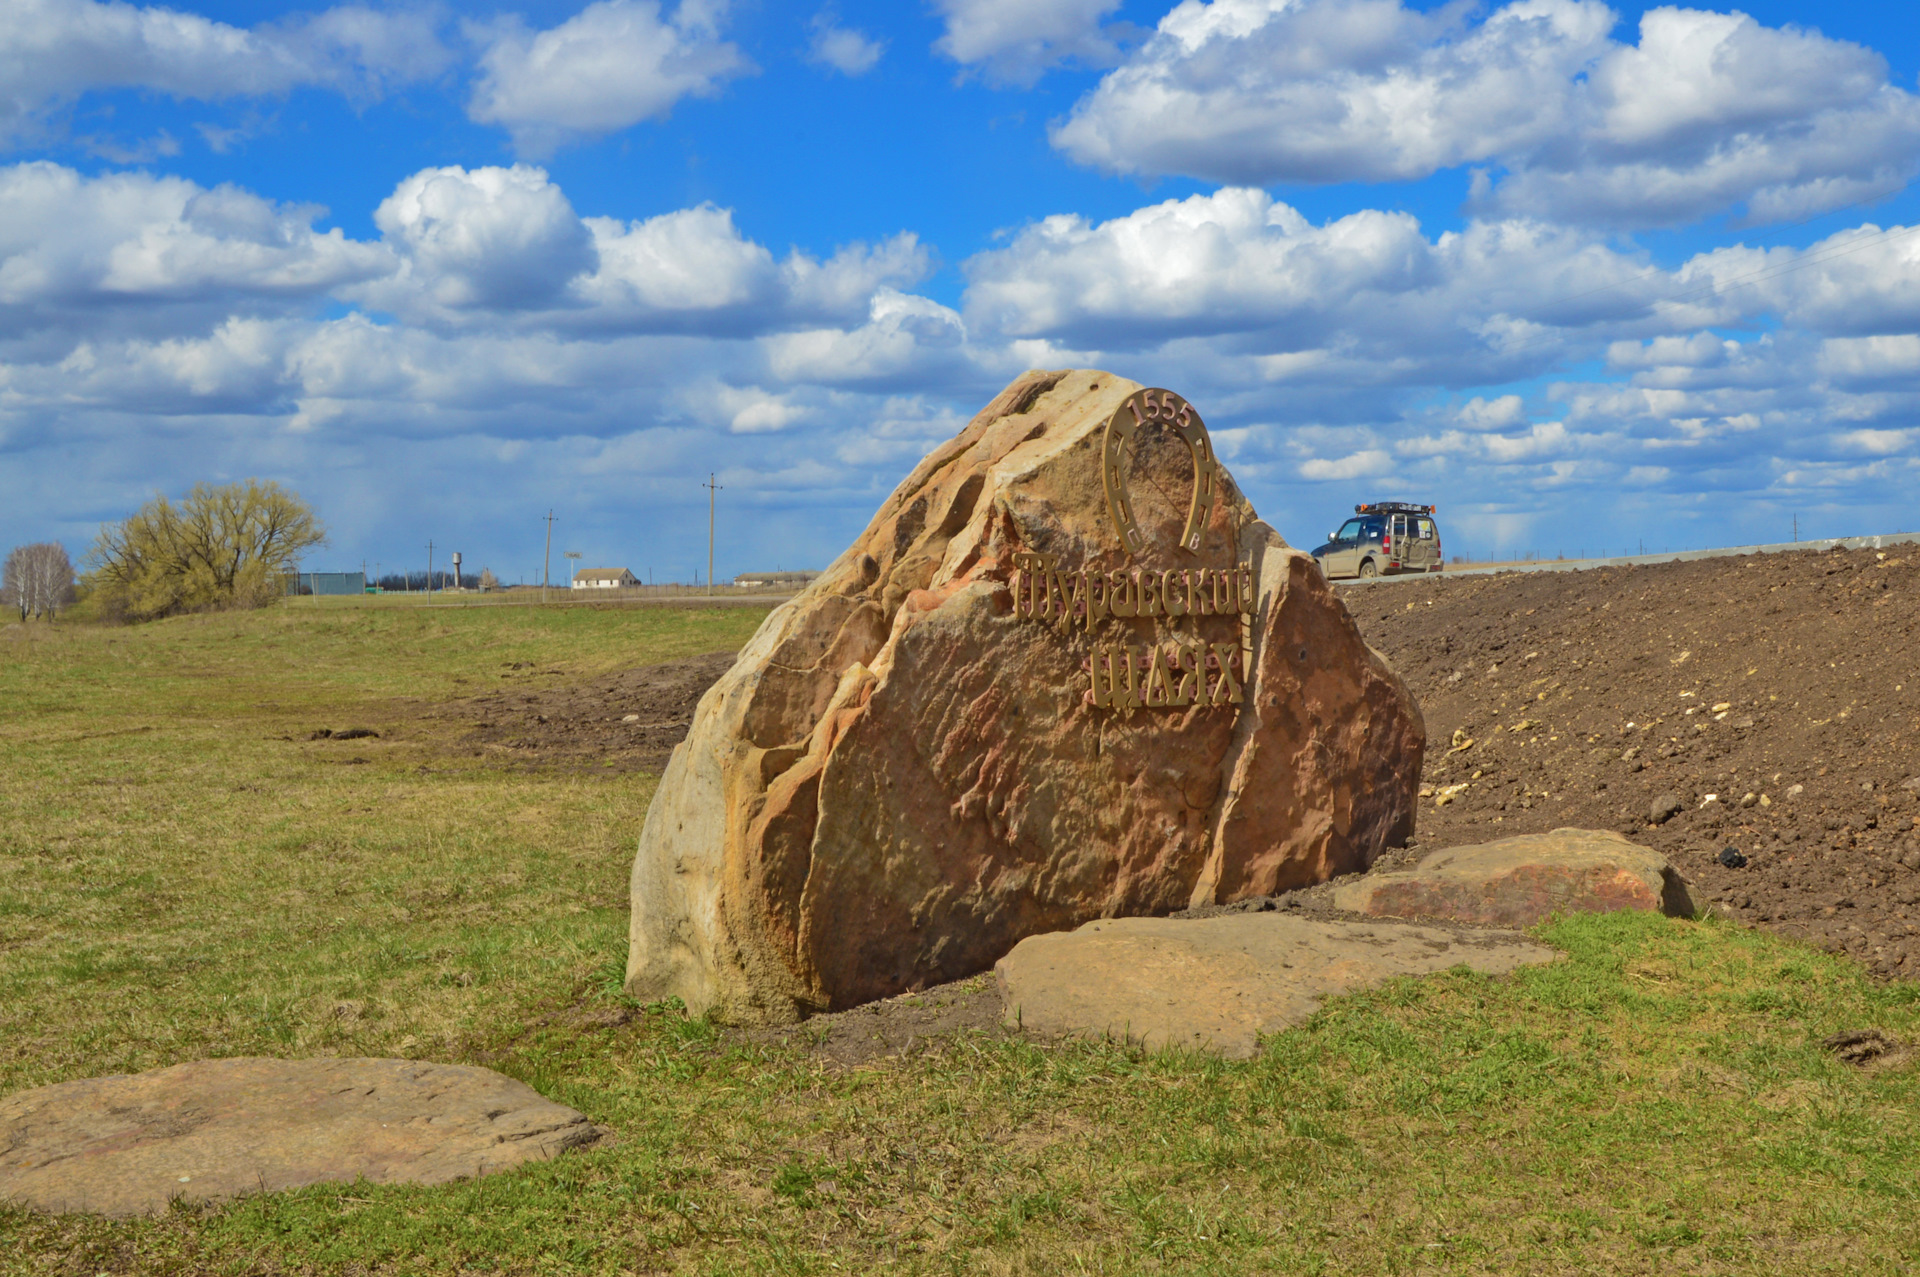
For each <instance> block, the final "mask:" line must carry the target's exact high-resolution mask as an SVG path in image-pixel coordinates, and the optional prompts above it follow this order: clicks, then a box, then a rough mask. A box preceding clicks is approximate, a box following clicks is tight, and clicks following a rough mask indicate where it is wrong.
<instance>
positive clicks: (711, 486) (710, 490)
mask: <svg viewBox="0 0 1920 1277" xmlns="http://www.w3.org/2000/svg"><path fill="white" fill-rule="evenodd" d="M700 486H701V487H703V488H705V489H706V490H707V597H709V598H711V597H713V494H714V493H716V492H718V491H720V485H719V484H718V483H715V482H714V473H713V471H711V470H709V471H707V481H706V482H705V483H703V484H701V485H700Z"/></svg>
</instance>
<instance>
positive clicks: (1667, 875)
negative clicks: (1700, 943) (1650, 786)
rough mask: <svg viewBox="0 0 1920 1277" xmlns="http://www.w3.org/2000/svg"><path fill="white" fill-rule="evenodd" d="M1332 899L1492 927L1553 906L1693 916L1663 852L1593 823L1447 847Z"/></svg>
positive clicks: (1524, 923) (1541, 915) (1396, 914)
mask: <svg viewBox="0 0 1920 1277" xmlns="http://www.w3.org/2000/svg"><path fill="white" fill-rule="evenodd" d="M1333 907H1334V908H1336V909H1343V910H1346V911H1347V912H1349V913H1364V914H1372V915H1374V916H1375V917H1387V918H1440V919H1445V920H1447V921H1451V922H1465V923H1472V924H1474V925H1477V926H1490V927H1531V926H1533V925H1534V924H1535V923H1537V922H1542V921H1545V920H1546V918H1548V917H1549V916H1550V915H1552V914H1555V913H1611V912H1613V911H1614V910H1616V909H1646V910H1655V909H1658V910H1662V911H1664V912H1666V913H1669V914H1673V915H1675V916H1677V917H1691V916H1692V915H1693V901H1692V900H1691V899H1689V898H1688V896H1687V888H1686V884H1685V883H1684V882H1682V881H1681V879H1680V875H1679V874H1678V873H1677V872H1676V871H1675V870H1674V868H1673V866H1672V865H1671V864H1669V863H1668V862H1667V858H1666V857H1665V856H1663V855H1661V854H1660V853H1659V852H1657V851H1653V850H1651V849H1650V848H1647V847H1642V846H1640V845H1639V844H1638V843H1634V842H1629V841H1627V840H1626V839H1625V838H1622V837H1621V836H1620V835H1619V834H1616V833H1613V832H1611V831H1607V830H1597V829H1556V830H1554V831H1553V832H1552V833H1549V834H1523V835H1520V836H1519V837H1515V838H1502V839H1500V840H1499V841H1497V842H1486V843H1475V844H1473V845H1471V846H1467V847H1449V848H1446V849H1445V850H1442V851H1436V852H1433V853H1431V854H1430V855H1428V856H1426V857H1424V858H1423V859H1422V860H1421V861H1420V863H1419V864H1418V865H1416V866H1414V867H1413V868H1412V869H1406V870H1399V871H1396V872H1392V873H1375V874H1368V875H1366V876H1365V877H1364V878H1360V879H1357V880H1355V881H1353V882H1350V883H1345V884H1343V885H1341V886H1339V887H1336V888H1335V889H1334V892H1333Z"/></svg>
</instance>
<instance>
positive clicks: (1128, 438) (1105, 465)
mask: <svg viewBox="0 0 1920 1277" xmlns="http://www.w3.org/2000/svg"><path fill="white" fill-rule="evenodd" d="M1148 422H1159V423H1161V424H1163V425H1166V426H1168V427H1170V428H1172V429H1173V430H1175V431H1177V432H1178V433H1179V434H1180V437H1181V438H1182V439H1184V440H1186V443H1187V447H1188V448H1189V449H1190V450H1191V452H1192V453H1193V495H1192V499H1191V500H1190V501H1189V503H1188V506H1187V524H1186V528H1185V530H1184V531H1182V532H1181V534H1180V548H1181V549H1182V550H1183V551H1186V552H1188V553H1193V552H1197V551H1198V550H1199V548H1200V543H1201V540H1202V538H1203V537H1204V535H1205V532H1206V525H1207V520H1208V519H1209V517H1211V514H1212V511H1213V499H1214V494H1215V492H1216V490H1217V486H1218V485H1217V480H1218V475H1219V463H1218V462H1216V461H1215V460H1214V456H1213V443H1212V441H1211V440H1210V439H1209V438H1208V436H1207V427H1206V425H1205V423H1203V422H1202V421H1201V420H1200V414H1198V413H1196V412H1195V411H1194V410H1193V406H1192V405H1191V404H1189V403H1188V402H1187V401H1186V400H1184V399H1182V398H1181V397H1180V396H1179V395H1176V394H1174V393H1173V392H1172V391H1170V390H1141V391H1137V392H1136V393H1134V394H1132V395H1130V396H1128V398H1127V401H1126V402H1125V403H1123V404H1121V405H1120V407H1119V408H1118V409H1116V410H1115V412H1114V414H1113V416H1112V417H1111V418H1110V419H1109V420H1108V422H1107V430H1106V434H1105V436H1104V438H1103V439H1102V441H1101V452H1100V466H1101V477H1102V479H1103V481H1104V483H1105V485H1106V495H1107V512H1108V514H1109V515H1110V516H1111V517H1112V519H1113V527H1114V531H1115V532H1117V533H1118V534H1119V537H1120V544H1121V546H1122V547H1123V548H1124V549H1125V550H1126V552H1127V556H1128V557H1129V558H1136V557H1138V556H1139V555H1140V553H1141V552H1142V551H1143V550H1145V549H1146V544H1147V542H1146V537H1145V535H1144V534H1143V533H1142V532H1141V529H1140V525H1139V523H1138V521H1137V520H1136V519H1135V518H1134V513H1133V502H1132V498H1131V496H1130V495H1129V493H1128V491H1127V463H1128V460H1129V457H1128V449H1129V448H1130V447H1131V446H1132V445H1133V443H1134V440H1135V438H1136V436H1137V433H1138V430H1139V428H1140V427H1141V426H1142V425H1145V424H1146V423H1148ZM1012 560H1013V568H1014V575H1013V580H1012V582H1011V584H1012V588H1013V613H1014V615H1015V616H1016V617H1018V618H1019V619H1021V620H1023V621H1037V622H1039V623H1041V624H1043V625H1053V626H1055V627H1056V628H1058V629H1060V630H1063V631H1065V630H1073V629H1080V630H1084V631H1086V632H1087V633H1088V634H1090V635H1091V634H1094V633H1096V632H1097V631H1100V630H1107V629H1111V628H1113V627H1110V626H1107V625H1106V624H1104V623H1105V622H1107V621H1108V620H1110V619H1117V620H1121V621H1132V620H1136V619H1140V620H1145V619H1152V620H1155V621H1158V622H1160V625H1159V626H1157V627H1156V628H1162V629H1164V627H1165V626H1168V625H1177V624H1179V623H1180V622H1181V620H1182V618H1191V619H1190V620H1188V621H1187V624H1190V625H1193V626H1194V627H1195V628H1199V629H1203V630H1204V629H1206V628H1208V626H1209V625H1217V622H1205V621H1204V620H1203V618H1207V617H1214V618H1218V620H1219V621H1228V622H1231V623H1232V624H1233V625H1234V627H1235V628H1236V629H1238V628H1239V623H1240V622H1241V621H1242V619H1243V618H1248V617H1251V616H1252V615H1253V613H1254V608H1255V605H1256V603H1257V602H1258V596H1257V593H1256V590H1255V587H1254V574H1253V564H1252V563H1251V562H1240V563H1235V564H1233V565H1232V566H1231V567H1216V568H1203V567H1190V566H1180V567H1146V566H1129V567H1126V568H1119V569H1114V570H1104V569H1088V568H1084V567H1083V568H1078V569H1072V570H1068V571H1064V572H1063V571H1062V570H1061V568H1060V557H1059V556H1058V555H1055V554H1043V553H1041V552H1039V551H1037V550H1016V551H1014V552H1013V554H1012ZM1220 632H1221V631H1219V630H1218V629H1216V630H1215V633H1220ZM1247 659H1248V658H1247V654H1246V652H1245V651H1244V650H1243V649H1242V647H1241V645H1240V642H1239V639H1238V637H1237V636H1236V638H1235V639H1234V640H1232V641H1227V642H1214V641H1213V640H1212V639H1211V638H1210V637H1206V636H1203V635H1199V634H1196V635H1194V636H1192V637H1191V638H1188V637H1176V638H1172V639H1168V640H1163V641H1160V642H1158V643H1155V644H1151V645H1149V646H1147V647H1144V648H1143V647H1137V646H1134V645H1133V644H1131V643H1124V642H1114V641H1112V640H1111V639H1104V638H1103V639H1099V640H1098V641H1096V642H1095V643H1094V644H1093V651H1092V653H1091V654H1090V655H1089V656H1088V658H1087V660H1086V662H1085V664H1084V665H1083V666H1082V668H1084V669H1085V670H1086V671H1087V687H1086V690H1085V692H1084V693H1083V698H1084V700H1085V702H1086V703H1087V704H1089V705H1091V706H1093V707H1094V708H1095V709H1111V710H1116V711H1118V712H1119V713H1121V714H1123V715H1129V716H1130V715H1132V713H1133V712H1134V711H1135V710H1137V709H1179V708H1184V707H1187V706H1209V707H1211V706H1232V705H1239V704H1241V703H1242V702H1243V700H1244V699H1245V698H1244V696H1243V694H1242V691H1241V685H1242V683H1243V682H1244V681H1245V679H1246V676H1247V671H1246V662H1247ZM1236 671H1237V673H1236Z"/></svg>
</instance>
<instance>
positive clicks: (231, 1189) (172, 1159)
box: [0, 1059, 601, 1217]
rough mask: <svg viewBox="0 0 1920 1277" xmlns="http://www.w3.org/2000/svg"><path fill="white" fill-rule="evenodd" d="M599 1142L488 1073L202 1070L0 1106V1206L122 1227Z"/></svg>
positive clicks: (291, 1067)
mask: <svg viewBox="0 0 1920 1277" xmlns="http://www.w3.org/2000/svg"><path fill="white" fill-rule="evenodd" d="M600 1134H601V1132H600V1129H599V1128H598V1127H595V1126H594V1125H593V1123H591V1122H589V1121H588V1120H587V1119H586V1118H585V1117H584V1116H582V1115H581V1114H579V1113H577V1112H575V1111H574V1110H572V1109H570V1108H567V1107H565V1106H564V1105H560V1104H555V1103H553V1102H552V1101H551V1100H548V1099H545V1098H543V1097H542V1096H541V1095H540V1093H539V1092H537V1091H535V1090H534V1089H533V1088H532V1087H530V1086H527V1085H526V1084H525V1083H523V1082H516V1081H514V1080H513V1079H512V1078H509V1077H504V1076H502V1075H501V1074H498V1073H495V1072H493V1071H492V1070H490V1069H480V1068H471V1067H467V1066H464V1065H454V1064H432V1063H428V1062H425V1061H420V1060H363V1059H344V1060H342V1059H319V1060H273V1059H231V1060H196V1061H193V1062H192V1063H189V1064H176V1065H174V1066H173V1067H171V1068H165V1069H156V1070H154V1071H152V1072H149V1073H137V1074H132V1075H121V1076H115V1077H99V1078H84V1079H81V1080H79V1081H74V1082H61V1083H57V1084H55V1085H53V1086H43V1087H39V1088H38V1089H35V1090H31V1091H21V1092H18V1093H16V1094H13V1095H9V1096H5V1097H4V1098H0V1201H7V1202H13V1203H16V1204H20V1205H25V1206H30V1207H33V1208H35V1209H38V1210H44V1211H51V1212H63V1211H92V1212H96V1213H99V1214H102V1215H112V1216H122V1217H124V1216H130V1215H142V1214H147V1213H149V1212H154V1211H160V1210H165V1209H166V1207H167V1204H168V1202H170V1201H171V1200H172V1199H174V1198H184V1199H186V1200H189V1201H221V1200H225V1199H227V1198H230V1197H237V1196H239V1195H240V1194H242V1193H258V1192H274V1191H277V1190H280V1189H287V1188H300V1187H302V1186H304V1185H307V1184H322V1183H329V1182H335V1181H353V1180H359V1179H365V1180H368V1181H371V1182H373V1183H376V1184H385V1183H413V1184H441V1183H446V1182H447V1181H449V1180H456V1179H466V1178H469V1177H472V1176H478V1175H486V1174H490V1173H492V1172H494V1171H502V1170H506V1169H508V1168H510V1167H514V1166H518V1165H520V1164H521V1163H523V1162H533V1161H544V1160H546V1159H547V1158H550V1157H553V1156H555V1155H557V1154H559V1153H561V1152H563V1151H565V1150H566V1149H569V1148H576V1147H579V1146H581V1145H584V1144H590V1143H592V1142H593V1141H594V1140H595V1139H597V1138H599V1136H600Z"/></svg>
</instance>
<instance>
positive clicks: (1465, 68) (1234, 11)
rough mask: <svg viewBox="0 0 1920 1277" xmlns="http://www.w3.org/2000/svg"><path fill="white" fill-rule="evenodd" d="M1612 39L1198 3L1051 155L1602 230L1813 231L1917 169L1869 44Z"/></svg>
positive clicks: (1584, 28)
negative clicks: (1441, 186) (1382, 195)
mask: <svg viewBox="0 0 1920 1277" xmlns="http://www.w3.org/2000/svg"><path fill="white" fill-rule="evenodd" d="M1616 21H1617V15H1616V14H1615V13H1614V12H1613V11H1612V10H1611V9H1609V8H1608V7H1607V6H1606V5H1604V4H1602V3H1599V0H1513V2H1511V3H1508V4H1505V5H1502V6H1499V7H1497V8H1494V9H1492V10H1490V11H1487V12H1485V13H1484V14H1483V15H1480V16H1475V15H1474V12H1473V11H1471V10H1467V9H1463V8H1461V7H1459V6H1447V7H1444V8H1441V9H1437V10H1434V11H1431V12H1424V13H1423V12H1419V11H1416V10H1413V9H1409V8H1407V7H1405V6H1404V5H1403V4H1402V3H1400V0H1210V2H1205V0H1182V3H1180V4H1179V5H1178V6H1176V7H1175V8H1174V9H1173V11H1172V12H1170V13H1169V14H1168V15H1167V16H1166V17H1165V18H1164V19H1162V21H1161V22H1160V24H1159V28H1158V30H1157V31H1156V32H1155V34H1154V36H1153V37H1152V39H1150V40H1149V41H1148V42H1147V43H1146V44H1145V45H1144V46H1143V47H1142V48H1141V49H1139V50H1138V51H1137V52H1136V53H1135V54H1134V55H1133V56H1132V57H1130V58H1129V59H1128V60H1127V61H1126V62H1125V63H1124V64H1123V65H1122V66H1120V67H1118V68H1117V69H1115V70H1114V71H1113V72H1111V73H1110V74H1109V75H1108V76H1107V77H1106V78H1105V79H1104V80H1102V82H1101V83H1100V85H1099V87H1098V88H1096V89H1095V90H1094V91H1093V92H1092V93H1090V94H1088V95H1087V96H1086V97H1085V98H1083V99H1082V100H1081V101H1080V102H1079V103H1078V104H1077V105H1076V106H1075V108H1074V110H1073V112H1072V114H1071V115H1070V116H1069V117H1068V118H1067V119H1066V120H1065V121H1063V122H1062V123H1061V124H1059V125H1058V126H1057V127H1056V128H1055V130H1054V134H1053V137H1054V143H1055V145H1056V146H1058V147H1060V148H1061V149H1062V150H1063V151H1065V152H1066V153H1067V154H1068V155H1070V156H1072V157H1073V158H1074V159H1076V160H1079V161H1080V162H1082V163H1085V164H1091V165H1095V166H1097V167H1101V168H1105V169H1108V170H1111V171H1114V172H1121V173H1141V174H1174V173H1178V174H1186V175H1190V176H1196V177H1202V178H1208V179H1211V180H1215V181H1225V182H1248V183H1261V184H1264V183H1270V182H1343V181H1385V180H1416V179H1419V178H1424V177H1426V176H1429V175H1430V174H1432V173H1435V172H1438V171H1440V170H1443V169H1448V168H1455V167H1460V166H1465V165H1486V166H1488V167H1489V169H1493V170H1503V171H1504V175H1503V176H1502V177H1501V178H1500V179H1499V180H1498V181H1495V180H1494V177H1493V174H1492V173H1487V172H1483V173H1481V174H1480V175H1479V176H1478V177H1477V179H1476V182H1475V190H1474V203H1475V206H1476V207H1478V208H1480V209H1482V210H1483V211H1498V212H1502V213H1506V214H1525V215H1539V216H1546V217H1551V218H1554V219H1556V220H1559V221H1563V222H1586V223H1594V224H1599V225H1607V226H1643V225H1646V226H1650V225H1666V224H1676V223H1685V222H1689V221H1692V220H1695V219H1697V218H1699V217H1702V216H1705V215H1708V214H1710V213H1714V212H1718V211H1723V210H1726V209H1729V208H1736V207H1742V208H1744V210H1745V213H1746V215H1747V216H1748V217H1750V218H1754V219H1760V220H1777V219H1781V218H1787V217H1797V216H1805V215H1808V214H1811V213H1814V212H1819V211H1821V210H1824V209H1830V208H1834V207H1838V206H1841V205H1844V204H1848V203H1851V202H1854V201H1856V200H1859V199H1863V198H1867V197H1870V196H1873V195H1878V194H1884V193H1886V192H1888V191H1890V190H1893V189H1895V188H1897V187H1899V186H1900V185H1902V184H1903V183H1904V182H1905V181H1907V180H1908V179H1910V178H1911V177H1912V176H1913V175H1914V173H1915V172H1916V171H1920V98H1916V96H1915V95H1914V94H1912V93H1910V92H1908V91H1906V90H1904V89H1901V88H1899V87H1898V86H1896V85H1894V84H1892V83H1891V82H1890V81H1889V79H1888V76H1887V67H1886V62H1885V60H1884V59H1883V58H1881V57H1880V56H1879V55H1878V54H1876V53H1874V52H1873V51H1871V50H1869V49H1865V48H1862V47H1861V46H1859V45H1855V44H1851V43H1848V42H1845V41H1839V40H1832V39H1828V38H1826V37H1824V36H1822V35H1820V34H1818V33H1817V32H1811V31H1804V30H1799V29H1795V28H1770V27H1766V26H1764V25H1762V24H1760V23H1759V22H1756V21H1755V20H1754V19H1752V18H1751V17H1748V16H1747V15H1745V14H1741V13H1716V12H1707V11H1701V10H1692V9H1681V8H1674V7H1662V8H1656V9H1652V10H1649V11H1647V13H1645V14H1644V15H1643V16H1642V18H1641V22H1640V30H1639V41H1638V43H1636V44H1628V43H1624V42H1621V41H1618V40H1615V39H1614V38H1612V35H1611V32H1612V30H1613V27H1614V25H1615V22H1616Z"/></svg>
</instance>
